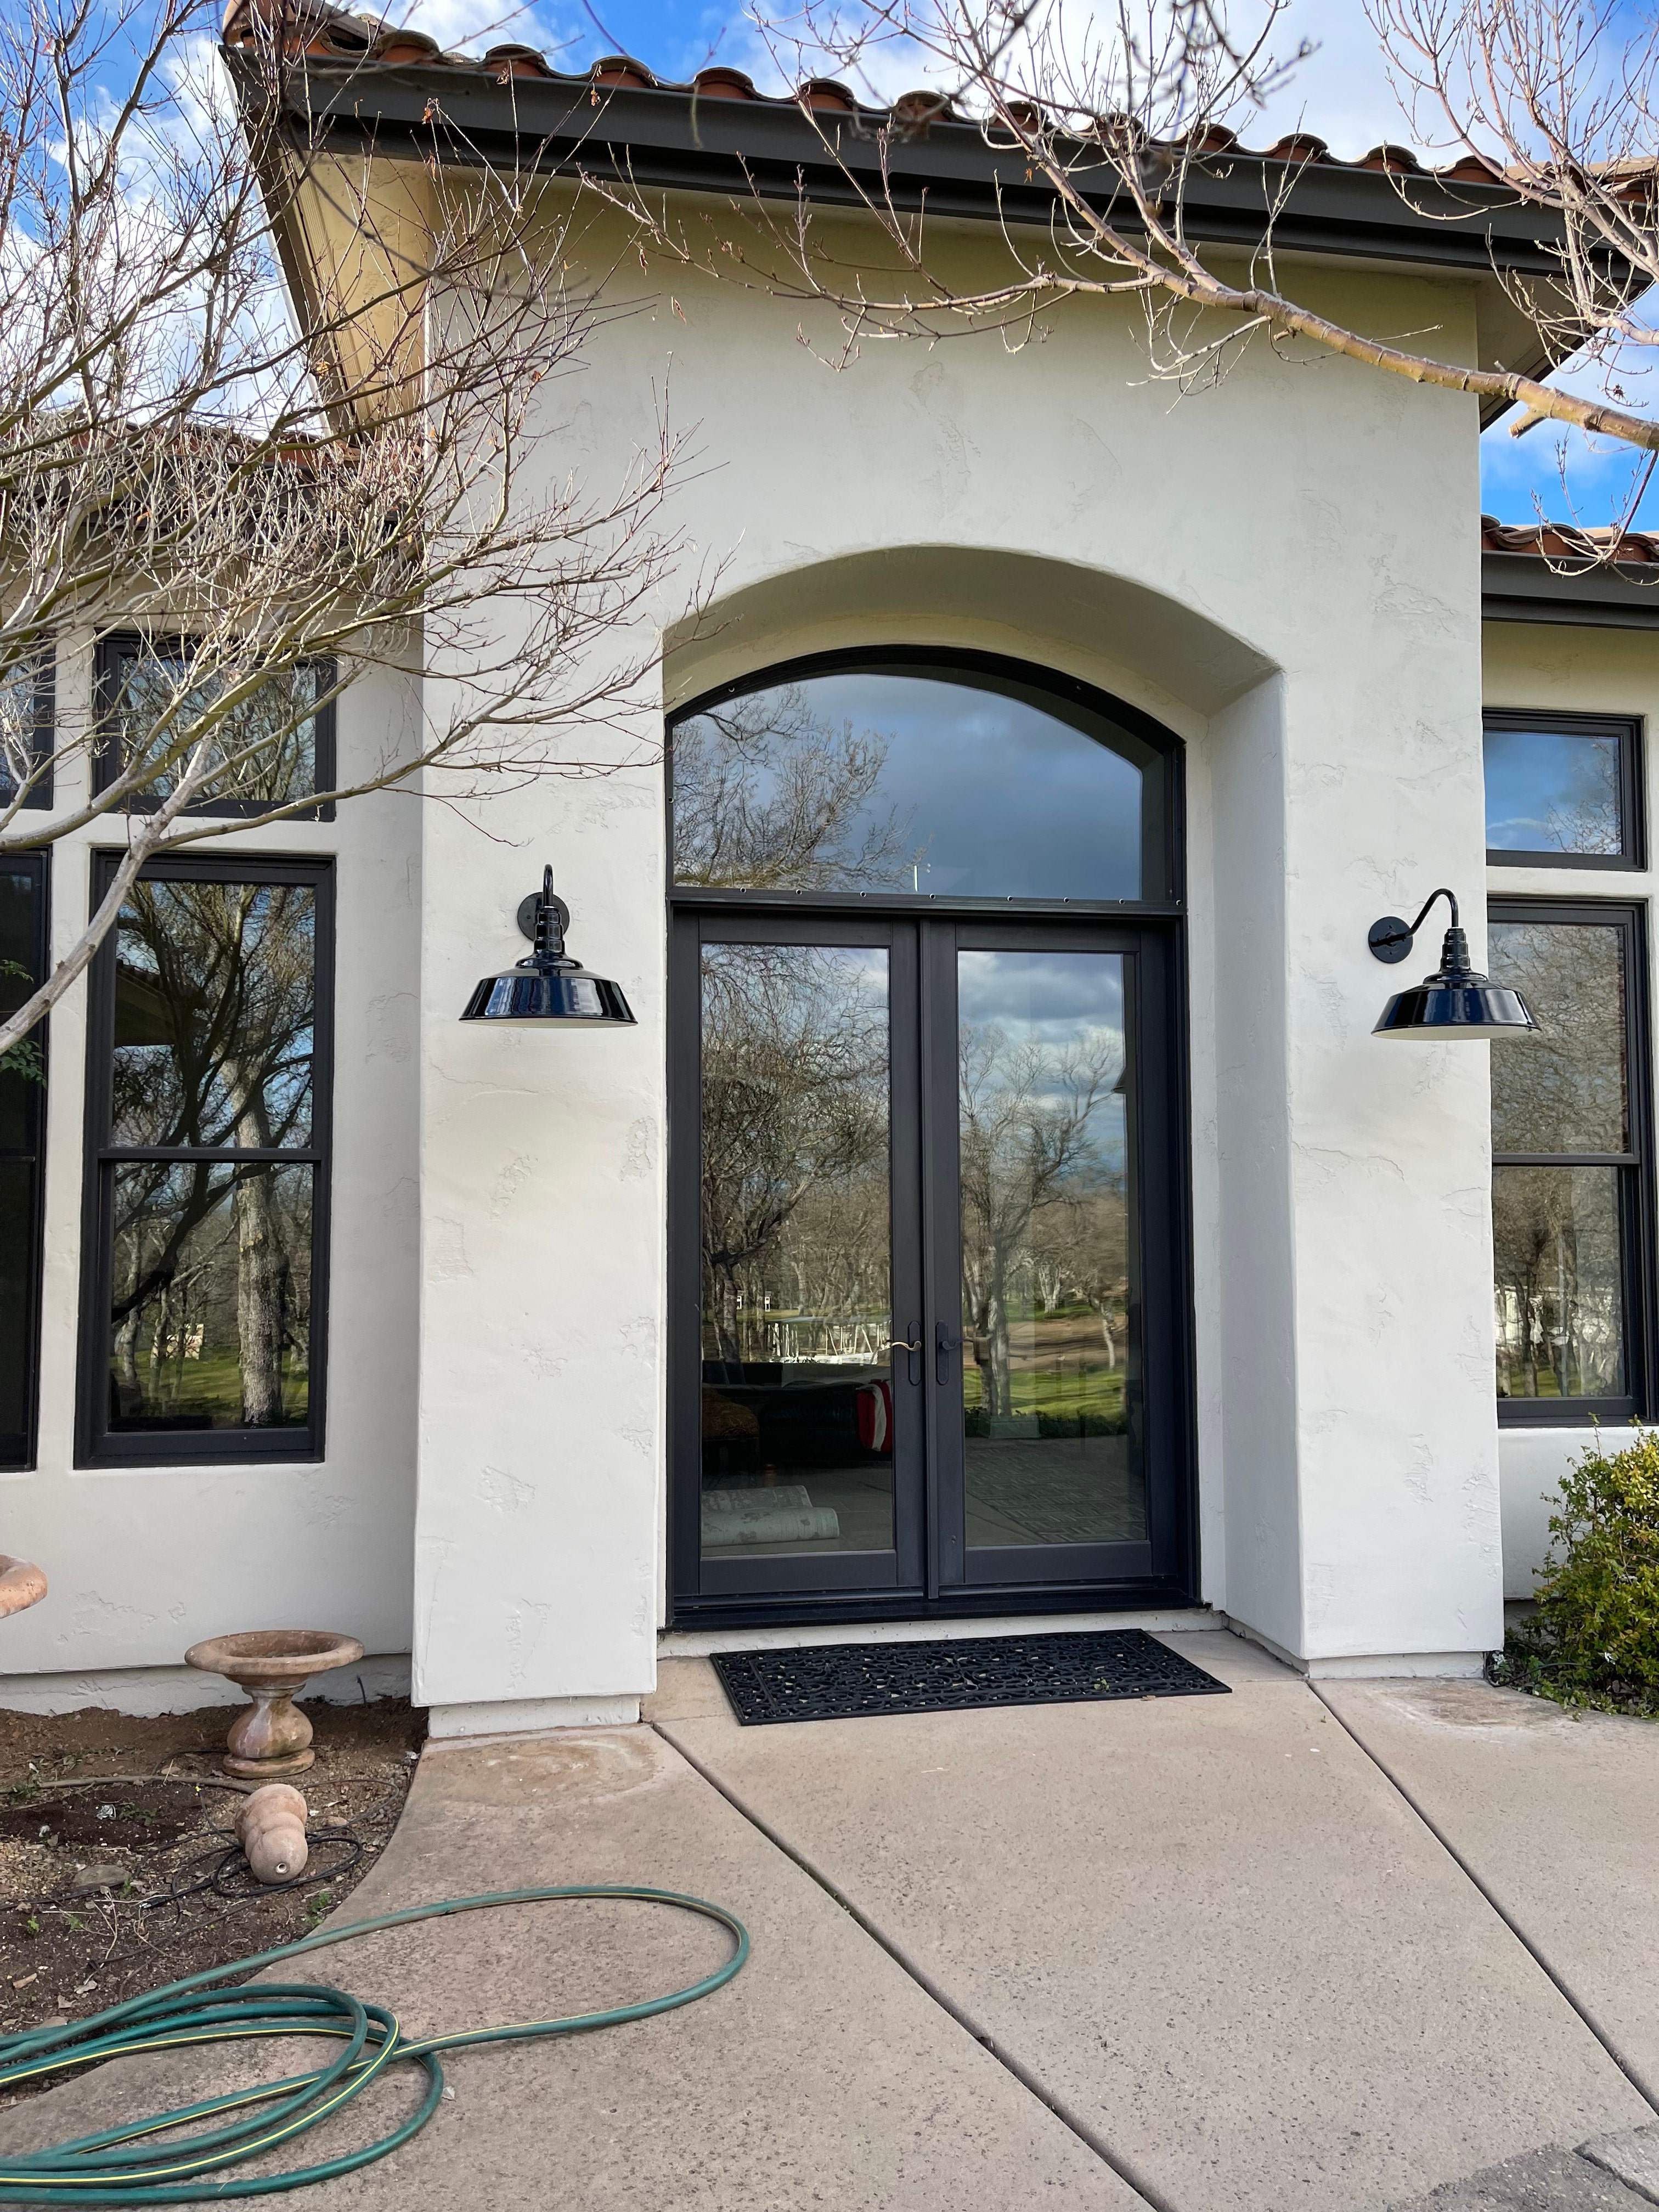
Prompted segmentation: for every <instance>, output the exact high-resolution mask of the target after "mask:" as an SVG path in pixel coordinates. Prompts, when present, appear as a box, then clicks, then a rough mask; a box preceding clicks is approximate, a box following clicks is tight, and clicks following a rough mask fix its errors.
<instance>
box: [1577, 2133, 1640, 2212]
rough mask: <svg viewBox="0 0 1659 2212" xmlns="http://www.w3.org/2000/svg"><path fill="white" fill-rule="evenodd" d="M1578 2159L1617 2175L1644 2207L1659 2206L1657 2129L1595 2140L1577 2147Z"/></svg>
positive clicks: (1598, 2137)
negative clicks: (1642, 2201)
mask: <svg viewBox="0 0 1659 2212" xmlns="http://www.w3.org/2000/svg"><path fill="white" fill-rule="evenodd" d="M1578 2155H1579V2156H1580V2158H1587V2159H1589V2160H1592V2161H1593V2162H1594V2163H1595V2165H1597V2166H1601V2167H1602V2168H1603V2169H1604V2170H1605V2171H1606V2172H1608V2173H1611V2174H1614V2175H1616V2176H1617V2177H1618V2179H1620V2181H1622V2182H1623V2183H1624V2185H1625V2186H1626V2188H1627V2189H1630V2190H1633V2191H1635V2193H1636V2195H1637V2196H1638V2197H1642V2198H1643V2199H1644V2201H1645V2202H1646V2203H1650V2204H1659V2126H1656V2127H1646V2128H1627V2129H1626V2130H1625V2131H1624V2132H1623V2133H1622V2134H1620V2135H1616V2136H1597V2137H1596V2139H1595V2142H1587V2143H1580V2144H1579V2146H1578Z"/></svg>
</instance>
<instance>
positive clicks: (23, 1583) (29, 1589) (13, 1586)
mask: <svg viewBox="0 0 1659 2212" xmlns="http://www.w3.org/2000/svg"><path fill="white" fill-rule="evenodd" d="M45 1595H46V1577H45V1576H44V1575H43V1574H42V1573H41V1571H40V1568H39V1567H37V1566H35V1565H32V1563H31V1562H30V1561H29V1560H27V1559H12V1558H10V1557H9V1555H8V1554H7V1553H4V1552H0V1620H4V1619H5V1617H6V1615H7V1614H8V1613H27V1610H28V1608H29V1607H30V1606H32V1605H39V1604H40V1601H41V1599H42V1598H43V1597H44V1596H45Z"/></svg>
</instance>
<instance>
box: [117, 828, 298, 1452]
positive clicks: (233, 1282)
mask: <svg viewBox="0 0 1659 2212" xmlns="http://www.w3.org/2000/svg"><path fill="white" fill-rule="evenodd" d="M114 866H115V861H114V859H113V857H112V856H102V857H101V858H100V863H99V866H98V870H97V873H96V878H95V880H94V891H93V896H94V902H96V901H97V900H98V899H99V898H100V897H101V896H103V894H104V891H105V890H106V888H107V885H108V883H109V880H110V877H111V874H112V872H113V869H114ZM331 890H332V881H331V876H330V872H329V868H328V865H327V863H326V862H322V861H308V860H244V859H242V858H240V856H239V857H238V858H236V859H234V860H228V859H227V860H219V859H214V860H185V859H180V860H167V861H156V862H154V863H152V865H151V866H150V867H149V869H147V870H146V872H145V873H144V875H143V877H142V878H140V880H139V882H138V883H137V884H136V885H135V886H134V888H133V890H132V892H131V896H129V898H128V900H127V902H126V904H125V906H124V907H123V908H122V909H121V914H120V917H119V920H118V923H117V925H116V927H115V929H114V931H113V932H112V934H111V936H110V938H109V939H107V940H106V943H105V945H104V946H103V948H102V950H101V951H100V954H99V956H98V959H97V962H96V963H95V966H94V987H93V997H92V1006H91V1025H90V1036H89V1042H88V1104H87V1112H88V1223H87V1237H86V1250H87V1255H88V1256H87V1277H86V1284H85V1291H84V1303H83V1310H82V1358H81V1376H82V1389H81V1420H80V1430H81V1434H80V1457H81V1460H82V1463H83V1464H88V1463H90V1464H96V1465H108V1464H121V1463H124V1462H156V1461H172V1460H179V1459H195V1460H247V1459H309V1458H314V1457H316V1456H318V1455H319V1453H320V1450H321V1447H322V1364H323V1347H324V1328H323V1302H324V1287H325V1274H324V1263H325V1249H326V1237H325V1218H326V1205H327V1193H328V1134H329V1097H330V1082H329V1029H330V1023H329V1003H328V1001H329V986H330V979H331V968H332V945H331V939H332V931H331Z"/></svg>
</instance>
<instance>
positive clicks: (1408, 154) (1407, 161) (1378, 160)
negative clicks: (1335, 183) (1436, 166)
mask: <svg viewBox="0 0 1659 2212" xmlns="http://www.w3.org/2000/svg"><path fill="white" fill-rule="evenodd" d="M1354 167H1355V168H1357V169H1391V170H1395V171H1397V172H1398V173H1401V174H1403V175H1405V176H1408V177H1420V176H1421V175H1422V173H1423V164H1422V163H1421V162H1420V161H1419V160H1418V158H1417V156H1416V155H1415V154H1413V151H1412V149H1411V148H1410V147H1409V146H1394V145H1390V144H1389V142H1388V141H1387V140H1386V139H1385V140H1384V141H1383V144H1382V145H1380V146H1373V147H1372V148H1371V150H1370V153H1369V154H1365V155H1361V157H1360V159H1359V160H1358V161H1356V162H1355V163H1354Z"/></svg>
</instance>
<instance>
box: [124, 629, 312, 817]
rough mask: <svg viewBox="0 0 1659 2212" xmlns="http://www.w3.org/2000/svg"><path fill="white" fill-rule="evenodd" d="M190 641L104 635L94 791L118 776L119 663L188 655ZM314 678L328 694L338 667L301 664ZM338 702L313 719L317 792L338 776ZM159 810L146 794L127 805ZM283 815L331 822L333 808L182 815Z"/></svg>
mask: <svg viewBox="0 0 1659 2212" xmlns="http://www.w3.org/2000/svg"><path fill="white" fill-rule="evenodd" d="M191 642H192V641H191V639H190V638H189V637H187V636H185V635H181V634H179V633H177V632H174V633H171V634H169V635H166V636H161V637H146V636H145V635H144V634H143V631H142V630H131V629H114V630H106V632H105V633H104V635H102V636H101V637H100V639H99V641H98V644H97V647H96V654H95V660H96V665H95V669H94V678H93V697H94V714H95V718H96V728H97V741H96V743H95V744H94V748H93V789H94V793H102V792H106V791H107V790H108V789H109V787H110V786H111V785H112V783H113V782H114V781H116V778H117V777H118V775H119V773H120V766H121V762H120V747H119V745H118V743H117V741H116V740H117V723H116V714H115V710H116V702H117V701H118V698H119V696H120V690H121V677H120V663H121V660H122V659H123V658H125V657H126V656H128V655H130V654H131V653H134V652H137V653H148V654H150V655H152V656H155V657H159V656H160V655H161V654H163V653H168V652H175V653H188V651H189V650H190V647H191ZM299 665H301V667H306V668H314V669H316V670H317V671H318V684H317V688H318V690H319V691H321V692H325V693H329V694H331V693H332V691H333V690H334V687H335V685H336V684H337V682H338V680H339V671H338V665H337V663H336V662H335V661H333V660H331V659H326V658H325V657H324V656H323V655H321V654H319V655H318V656H317V657H316V658H315V659H307V660H305V661H302V662H301V663H300V664H299ZM336 705H337V701H336V700H335V699H334V698H333V697H332V696H329V697H326V698H325V700H324V702H323V704H322V705H321V706H320V707H319V708H318V709H317V713H316V717H315V719H316V724H317V738H316V750H315V760H314V769H313V786H314V787H315V789H316V790H317V791H319V792H321V791H331V790H332V789H333V787H334V781H335V776H336V773H337V762H336V757H335V752H336V744H335V740H336V727H335V722H336V717H335V712H334V710H335V707H336ZM160 804H161V801H160V800H159V799H154V798H152V797H150V796H149V793H145V792H136V793H134V794H133V795H132V797H131V799H129V800H128V801H127V805H129V806H130V807H131V810H132V811H133V812H134V813H137V814H148V813H150V812H152V811H154V810H155V807H157V806H158V805H160ZM279 810H280V811H282V812H283V820H285V821H289V822H331V821H332V820H333V819H334V802H333V801H332V800H331V799H327V800H323V801H320V802H319V804H317V805H308V806H301V805H295V802H294V801H293V800H291V799H205V800H204V801H203V803H202V804H201V805H199V806H187V807H186V808H185V813H186V814H201V815H210V816H217V817H220V818H221V819H224V820H232V821H250V820H253V819H255V818H258V817H264V816H265V815H268V814H270V813H273V812H276V811H279Z"/></svg>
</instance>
